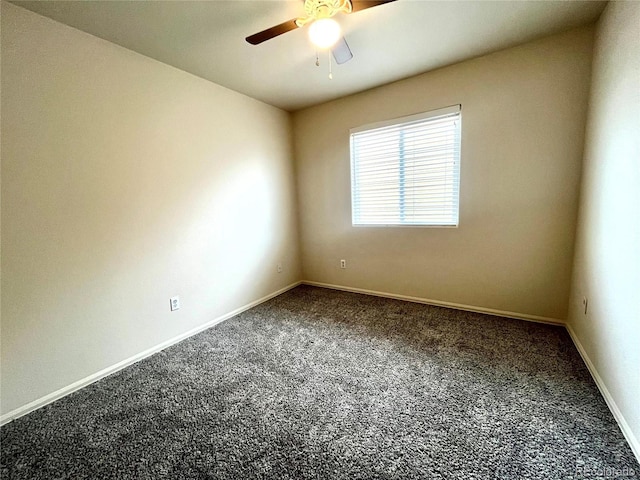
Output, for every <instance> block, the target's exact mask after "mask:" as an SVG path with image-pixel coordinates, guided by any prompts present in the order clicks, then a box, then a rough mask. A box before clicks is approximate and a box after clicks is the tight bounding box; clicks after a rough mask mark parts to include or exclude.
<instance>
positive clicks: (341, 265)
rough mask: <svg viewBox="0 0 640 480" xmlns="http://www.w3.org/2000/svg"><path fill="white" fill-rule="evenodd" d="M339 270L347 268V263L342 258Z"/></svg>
mask: <svg viewBox="0 0 640 480" xmlns="http://www.w3.org/2000/svg"><path fill="white" fill-rule="evenodd" d="M340 268H347V261H346V260H345V259H344V258H343V259H342V260H340Z"/></svg>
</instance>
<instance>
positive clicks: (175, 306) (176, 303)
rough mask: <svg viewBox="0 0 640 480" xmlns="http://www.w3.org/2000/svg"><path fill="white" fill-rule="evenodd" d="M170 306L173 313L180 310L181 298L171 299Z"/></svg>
mask: <svg viewBox="0 0 640 480" xmlns="http://www.w3.org/2000/svg"><path fill="white" fill-rule="evenodd" d="M169 304H170V305H171V311H172V312H173V311H175V310H180V297H179V296H177V295H176V296H175V297H171V298H170V299H169Z"/></svg>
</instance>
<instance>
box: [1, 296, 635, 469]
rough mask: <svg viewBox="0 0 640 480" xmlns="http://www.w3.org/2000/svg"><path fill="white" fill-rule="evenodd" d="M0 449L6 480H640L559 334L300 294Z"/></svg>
mask: <svg viewBox="0 0 640 480" xmlns="http://www.w3.org/2000/svg"><path fill="white" fill-rule="evenodd" d="M0 435H1V454H2V457H1V470H0V472H1V473H2V478H3V479H41V478H70V479H85V478H87V479H158V478H168V479H169V478H170V479H196V478H202V479H204V478H211V479H311V478H313V479H465V480H468V479H481V478H482V479H484V478H492V479H493V478H495V479H545V480H548V479H571V478H625V479H629V478H635V479H638V478H639V477H638V475H639V474H640V466H639V465H638V463H637V462H636V460H635V459H634V457H633V454H632V452H631V450H630V448H629V446H628V445H627V444H626V442H625V440H624V438H623V436H622V434H621V433H620V431H619V429H618V427H617V425H616V423H615V420H614V419H613V417H612V415H611V413H610V412H609V410H608V409H607V406H606V405H605V403H604V400H603V399H602V397H601V395H600V393H599V392H598V389H597V388H596V386H595V384H594V383H593V380H592V379H591V377H590V376H589V373H588V371H587V369H586V367H585V365H584V363H583V362H582V360H581V359H580V356H579V355H578V352H577V351H576V349H575V347H574V346H573V344H572V342H571V340H570V338H569V336H568V334H567V332H566V331H565V329H563V328H560V327H553V326H548V325H541V324H535V323H529V322H523V321H516V320H509V319H504V318H499V317H494V316H490V315H481V314H475V313H466V312H460V311H455V310H449V309H445V308H439V307H432V306H427V305H419V304H413V303H408V302H401V301H396V300H389V299H382V298H376V297H371V296H366V295H358V294H351V293H344V292H337V291H332V290H327V289H321V288H314V287H308V286H300V287H298V288H296V289H294V290H291V291H289V292H287V293H285V294H283V295H280V296H279V297H277V298H275V299H272V300H270V301H269V302H266V303H264V304H262V305H260V306H258V307H256V308H253V309H252V310H249V311H247V312H245V313H242V314H240V315H238V316H236V317H234V318H232V319H230V320H227V321H226V322H223V323H222V324H220V325H217V326H215V327H213V328H211V329H209V330H207V331H205V332H203V333H201V334H199V335H197V336H194V337H191V338H189V339H187V340H185V341H183V342H181V343H179V344H177V345H175V346H173V347H170V348H168V349H166V350H164V351H162V352H160V353H158V354H156V355H153V356H152V357H150V358H148V359H146V360H143V361H141V362H139V363H137V364H135V365H132V366H130V367H128V368H126V369H124V370H122V371H120V372H118V373H116V374H113V375H111V376H109V377H107V378H105V379H103V380H100V381H99V382H97V383H95V384H93V385H91V386H89V387H87V388H85V389H83V390H81V391H79V392H76V393H74V394H72V395H70V396H67V397H65V398H63V399H61V400H59V401H57V402H55V403H53V404H51V405H48V406H46V407H44V408H42V409H40V410H37V411H36V412H33V413H31V414H29V415H27V416H25V417H22V418H20V419H17V420H15V421H13V422H11V423H10V424H8V425H5V426H4V427H2V429H1V430H0Z"/></svg>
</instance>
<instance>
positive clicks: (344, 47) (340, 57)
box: [331, 37, 353, 65]
mask: <svg viewBox="0 0 640 480" xmlns="http://www.w3.org/2000/svg"><path fill="white" fill-rule="evenodd" d="M331 53H333V58H335V59H336V63H337V64H338V65H342V64H343V63H346V62H348V61H349V60H351V59H352V58H353V53H351V49H350V48H349V45H348V44H347V41H346V40H345V39H344V37H341V38H340V40H338V42H337V43H336V44H335V45H334V46H333V48H332V49H331Z"/></svg>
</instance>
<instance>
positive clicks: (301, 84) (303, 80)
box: [13, 0, 606, 111]
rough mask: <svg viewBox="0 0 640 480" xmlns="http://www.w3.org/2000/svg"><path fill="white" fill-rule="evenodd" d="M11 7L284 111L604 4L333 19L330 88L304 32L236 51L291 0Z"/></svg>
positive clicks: (412, 0)
mask: <svg viewBox="0 0 640 480" xmlns="http://www.w3.org/2000/svg"><path fill="white" fill-rule="evenodd" d="M13 3H15V4H16V5H20V6H22V7H25V8H27V9H29V10H32V11H34V12H37V13H40V14H42V15H45V16H47V17H51V18H53V19H55V20H57V21H59V22H62V23H66V24H68V25H71V26H73V27H75V28H78V29H80V30H83V31H85V32H88V33H91V34H93V35H95V36H97V37H101V38H104V39H106V40H109V41H111V42H113V43H116V44H118V45H121V46H123V47H126V48H129V49H131V50H134V51H136V52H139V53H141V54H143V55H147V56H149V57H151V58H155V59H156V60H159V61H161V62H164V63H167V64H169V65H173V66H175V67H177V68H180V69H182V70H185V71H187V72H190V73H192V74H194V75H197V76H199V77H202V78H205V79H208V80H211V81H212V82H215V83H217V84H219V85H223V86H225V87H227V88H230V89H232V90H236V91H238V92H241V93H244V94H246V95H249V96H251V97H254V98H257V99H259V100H262V101H264V102H266V103H269V104H271V105H275V106H277V107H280V108H283V109H285V110H289V111H294V110H298V109H300V108H304V107H307V106H310V105H314V104H317V103H321V102H325V101H328V100H332V99H334V98H338V97H342V96H345V95H349V94H352V93H355V92H359V91H362V90H366V89H369V88H372V87H375V86H378V85H383V84H385V83H389V82H392V81H395V80H400V79H402V78H406V77H409V76H412V75H415V74H418V73H422V72H425V71H428V70H432V69H434V68H438V67H442V66H445V65H450V64H452V63H456V62H459V61H462V60H465V59H468V58H472V57H476V56H479V55H483V54H486V53H489V52H492V51H496V50H500V49H503V48H507V47H510V46H513V45H516V44H519V43H523V42H526V41H529V40H532V39H534V38H538V37H542V36H545V35H550V34H553V33H556V32H560V31H563V30H567V29H569V28H572V27H576V26H579V25H583V24H586V23H590V22H594V21H595V20H596V19H597V18H598V16H599V15H600V13H601V12H602V10H603V8H604V6H605V3H606V2H599V1H577V0H574V1H554V0H550V1H428V0H398V1H396V2H393V3H389V4H386V5H382V6H378V7H375V8H370V9H367V10H364V11H360V12H357V13H354V14H351V15H344V14H339V15H338V16H337V17H336V18H337V19H338V21H339V22H340V24H341V25H342V28H343V30H344V35H345V37H346V39H347V42H348V43H349V45H350V47H351V50H352V52H353V55H354V58H353V59H352V60H351V61H349V62H348V63H345V64H344V65H340V66H335V65H334V67H333V80H329V78H328V64H327V60H328V58H327V57H328V54H327V53H322V54H321V65H320V67H316V65H315V50H314V48H313V47H312V46H311V44H310V43H309V40H308V39H307V35H306V28H305V29H298V30H294V31H291V32H289V33H286V34H284V35H281V36H279V37H276V38H274V39H272V40H269V41H267V42H265V43H263V44H261V45H257V46H253V45H249V44H248V43H247V42H245V37H247V36H248V35H251V34H253V33H256V32H258V31H261V30H264V29H265V28H268V27H271V26H273V25H276V24H279V23H281V22H284V21H286V20H289V19H292V18H296V17H298V16H300V15H301V14H302V5H303V3H302V1H301V0H285V1H274V0H252V1H244V0H231V1H221V0H211V1H148V0H147V1H87V0H84V1H14V2H13Z"/></svg>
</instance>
